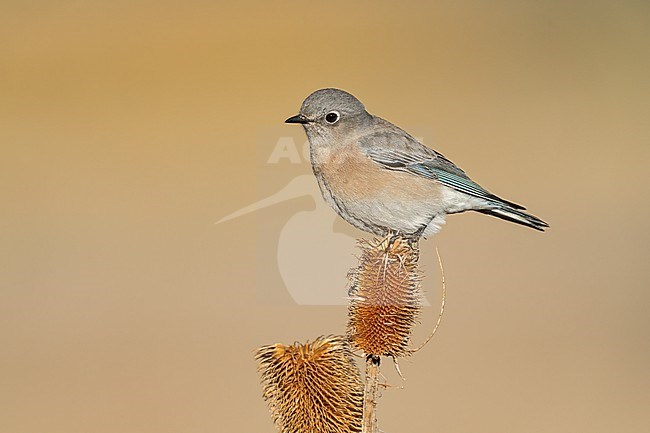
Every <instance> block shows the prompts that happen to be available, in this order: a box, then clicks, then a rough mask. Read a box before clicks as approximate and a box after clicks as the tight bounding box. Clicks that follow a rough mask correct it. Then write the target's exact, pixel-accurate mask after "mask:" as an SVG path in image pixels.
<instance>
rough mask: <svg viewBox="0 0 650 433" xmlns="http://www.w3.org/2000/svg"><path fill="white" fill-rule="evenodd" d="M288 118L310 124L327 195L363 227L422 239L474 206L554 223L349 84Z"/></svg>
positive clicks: (522, 220) (514, 218)
mask: <svg viewBox="0 0 650 433" xmlns="http://www.w3.org/2000/svg"><path fill="white" fill-rule="evenodd" d="M286 123H297V124H301V125H302V126H303V127H304V129H305V132H306V133H307V138H308V139H309V145H310V156H311V163H312V168H313V170H314V174H315V175H316V179H317V180H318V185H319V186H320V190H321V193H322V194H323V198H324V199H325V201H327V203H329V204H330V205H331V206H332V207H333V208H334V210H335V211H336V212H337V213H338V214H339V215H340V216H341V217H342V218H343V219H344V220H346V221H347V222H349V223H350V224H352V225H354V226H355V227H357V228H359V229H361V230H364V231H367V232H370V233H374V234H376V235H380V236H385V235H388V234H399V235H401V236H404V237H408V238H411V239H414V240H417V239H419V238H420V236H425V237H426V236H429V235H432V234H434V233H437V232H438V231H439V230H440V229H441V226H442V225H443V224H444V223H445V218H446V217H447V215H448V214H454V213H460V212H465V211H468V210H473V211H477V212H481V213H484V214H488V215H492V216H495V217H498V218H502V219H504V220H507V221H511V222H514V223H517V224H521V225H524V226H527V227H531V228H534V229H536V230H540V231H543V230H544V228H545V227H548V224H547V223H545V222H544V221H542V220H541V219H539V218H537V217H535V216H533V215H530V214H527V213H525V212H522V211H523V210H524V209H525V208H524V207H522V206H520V205H518V204H515V203H512V202H509V201H507V200H504V199H502V198H500V197H498V196H496V195H494V194H492V193H490V192H488V191H487V190H485V189H484V188H482V187H481V186H480V185H478V184H477V183H476V182H474V181H472V180H471V179H470V178H469V177H468V176H467V175H466V174H465V172H464V171H463V170H461V169H460V168H458V167H457V166H456V165H455V164H454V163H453V162H451V161H450V160H448V159H447V158H445V157H444V156H443V155H441V154H440V153H438V152H436V151H435V150H433V149H430V148H428V147H426V146H424V145H423V144H421V143H420V142H419V141H417V140H416V139H415V138H413V137H412V136H411V135H409V134H408V133H407V132H406V131H404V130H402V129H400V128H398V127H397V126H395V125H393V124H392V123H390V122H388V121H386V120H384V119H382V118H380V117H377V116H374V115H372V114H370V113H368V112H367V111H366V109H365V107H364V105H363V104H362V103H361V102H360V101H359V100H358V99H357V98H355V97H354V96H353V95H351V94H350V93H348V92H345V91H343V90H338V89H321V90H317V91H316V92H314V93H312V94H311V95H309V96H308V97H307V99H305V101H304V102H303V103H302V106H301V107H300V113H299V114H298V115H296V116H293V117H290V118H288V119H287V120H286Z"/></svg>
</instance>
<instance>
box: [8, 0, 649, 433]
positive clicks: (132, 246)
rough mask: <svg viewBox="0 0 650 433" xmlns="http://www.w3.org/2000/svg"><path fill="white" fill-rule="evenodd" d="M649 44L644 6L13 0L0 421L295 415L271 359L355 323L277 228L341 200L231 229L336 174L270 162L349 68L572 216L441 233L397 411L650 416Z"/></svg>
mask: <svg viewBox="0 0 650 433" xmlns="http://www.w3.org/2000/svg"><path fill="white" fill-rule="evenodd" d="M649 44H650V7H649V6H648V4H647V3H646V2H640V1H622V2H613V1H612V2H607V1H573V2H563V1H551V2H534V1H519V2H515V1H491V2H484V1H464V2H457V1H436V2H426V3H425V2H422V3H411V4H405V3H401V4H397V3H389V2H377V1H375V2H366V3H361V2H357V3H354V4H351V3H349V2H338V1H330V2H320V3H314V2H295V3H289V2H250V3H241V2H207V1H197V2H187V1H184V2H181V1H158V2H144V1H128V2H127V1H111V2H108V1H88V2H79V1H40V2H39V1H33V2H18V1H4V2H2V4H1V5H0V203H1V205H0V206H1V211H0V431H2V432H7V433H10V432H12V433H37V432H39V433H40V432H47V433H73V432H84V433H86V432H93V433H103V432H107V433H108V432H110V433H130V432H138V433H144V432H156V433H167V432H196V433H199V432H226V431H237V432H272V431H274V427H273V425H272V423H271V420H270V417H269V416H268V413H267V409H266V406H265V404H264V402H263V401H262V399H261V391H260V387H259V385H258V375H257V373H256V371H255V364H254V362H253V359H252V353H253V350H254V349H255V348H256V347H258V346H260V345H262V344H267V343H273V342H284V343H291V342H293V341H295V340H300V341H304V340H306V339H313V338H314V337H316V336H318V335H321V334H327V333H333V332H342V331H343V329H344V326H345V315H346V309H345V307H343V306H306V305H299V304H297V303H295V302H293V301H292V300H291V297H290V296H287V293H286V290H285V289H284V287H283V286H282V278H280V275H279V271H278V266H277V263H276V258H275V257H274V256H273V249H272V248H269V247H268V246H269V245H273V242H277V238H278V236H279V235H278V233H280V231H281V229H282V228H283V227H284V225H285V223H286V222H287V220H288V219H290V218H291V217H292V216H293V215H295V214H296V213H297V212H302V211H309V210H310V209H313V208H314V207H315V206H317V205H318V204H319V203H316V202H315V200H313V198H309V197H296V198H291V199H287V200H285V201H282V202H279V203H276V204H275V205H272V206H270V207H265V208H263V209H260V210H258V211H257V212H253V213H249V214H247V215H245V216H242V217H240V218H236V219H232V220H230V221H227V222H225V223H221V224H218V225H215V224H214V222H215V221H217V220H219V219H221V218H223V217H224V216H226V215H229V214H231V213H232V212H235V211H237V210H238V209H241V208H243V207H245V206H248V205H250V204H251V203H255V202H257V201H259V200H261V199H263V198H264V197H267V196H269V195H271V194H274V193H275V192H277V191H279V190H281V189H282V188H284V187H285V186H286V185H287V184H288V183H289V182H290V181H291V180H292V179H294V178H295V177H296V176H299V175H304V174H308V173H309V167H308V166H307V165H306V164H305V163H304V161H302V163H301V164H278V165H275V166H270V165H268V164H267V165H265V164H264V163H263V162H264V161H266V160H267V158H268V155H269V153H270V151H271V149H272V148H273V146H274V145H275V144H276V142H277V139H278V138H279V137H280V135H281V134H286V136H289V137H295V139H296V140H298V141H300V140H303V141H304V136H303V135H302V131H300V130H299V128H295V127H294V128H292V127H291V126H289V125H287V126H284V125H282V122H283V120H284V119H285V118H286V117H288V116H290V115H293V114H295V113H296V112H297V110H298V108H299V106H300V103H301V102H302V100H303V99H304V97H305V96H307V95H308V94H309V93H310V92H311V91H313V90H316V89H318V88H321V87H326V86H336V87H341V88H344V89H346V90H348V91H351V92H353V93H354V94H355V95H357V96H358V97H359V98H360V99H361V100H362V101H363V102H364V103H365V104H366V107H367V108H368V110H369V111H370V112H372V113H375V114H378V115H381V116H382V117H385V118H388V119H390V120H391V121H393V122H395V123H397V124H398V125H401V126H404V127H406V128H409V129H410V128H411V127H412V128H414V129H418V128H420V130H422V131H428V132H425V133H423V136H424V139H425V142H426V143H427V144H429V145H432V146H435V148H436V149H437V150H439V151H441V152H442V153H443V154H445V155H446V156H447V157H449V158H450V159H451V160H453V161H455V162H456V163H457V164H459V165H460V166H461V167H463V168H464V169H465V170H466V171H467V172H468V173H469V174H470V175H471V176H472V177H473V178H474V179H476V180H477V181H479V182H480V183H482V184H483V185H484V186H486V187H488V188H489V189H491V190H493V191H494V192H495V193H497V194H499V195H502V196H504V197H505V198H507V199H510V200H513V201H516V202H521V203H523V204H524V205H526V206H527V207H528V208H529V210H530V211H531V212H532V213H534V214H536V215H538V216H540V217H542V218H544V219H546V220H547V221H549V222H550V224H551V230H549V231H548V232H547V233H544V234H540V233H537V232H534V231H532V230H527V229H524V228H521V227H519V226H515V225H513V224H508V223H506V222H502V221H498V220H496V219H493V218H489V217H486V216H483V215H478V214H472V215H470V214H467V215H458V216H452V217H450V219H449V222H448V224H447V226H446V227H445V228H444V230H443V231H442V233H441V234H440V235H439V236H437V237H436V238H435V239H434V240H429V241H428V242H427V243H426V246H425V247H424V250H423V263H424V266H425V268H426V270H427V272H428V275H427V279H426V281H425V288H426V289H427V291H428V292H429V299H430V301H431V303H432V304H433V305H434V306H433V307H429V308H426V309H425V311H424V315H423V318H422V322H423V323H422V325H421V326H420V327H419V328H418V330H417V332H416V335H415V337H414V338H415V340H416V342H419V341H421V340H422V339H423V338H424V336H425V335H426V333H427V332H428V330H429V329H430V328H431V326H432V325H433V323H434V317H435V315H436V314H437V307H436V305H437V303H438V297H439V273H438V270H437V265H436V260H435V252H434V246H436V245H437V246H438V247H439V248H440V249H441V253H442V255H443V259H444V262H445V270H446V277H447V284H448V291H449V293H448V298H447V305H448V306H447V311H446V316H445V319H444V321H443V324H442V327H441V329H440V331H439V334H438V335H437V336H436V338H435V339H434V341H433V342H432V343H431V344H430V345H429V346H428V347H427V348H426V349H424V350H423V351H421V352H420V353H418V354H417V355H416V356H414V357H413V358H411V359H409V360H405V361H402V363H401V367H402V371H403V372H404V374H405V376H406V378H407V381H406V382H405V383H403V384H402V383H401V382H400V380H399V379H398V378H397V377H396V376H395V375H394V373H393V372H392V371H391V370H392V369H391V368H390V366H389V365H388V363H387V364H386V365H387V367H386V368H385V369H384V370H385V371H386V374H387V376H388V379H389V381H390V383H391V384H393V385H395V386H396V388H392V389H388V390H386V391H385V392H384V395H383V398H382V399H381V401H380V405H379V421H380V427H381V428H382V430H383V431H386V432H388V433H391V432H393V433H397V432H409V431H410V432H424V431H432V432H504V431H505V432H510V431H512V432H514V431H525V432H582V431H589V432H612V431H624V432H647V431H648V430H649V429H650V414H649V413H648V408H649V407H650V370H649V366H650V347H649V341H650V339H649V337H650V336H649V329H650V315H649V313H650V308H649V306H650V292H649V290H648V289H649V285H650V284H649V283H650V275H649V271H648V257H649V253H650V251H649V244H650V236H649V234H650V232H649V230H648V218H649V217H650V203H649V198H650V197H649V194H648V181H649V180H650V179H649V176H648V164H649V163H650V146H649V145H650V142H649V141H650V140H649V137H650V121H649V119H650V102H649V101H650V81H649V80H648V77H649V76H650V52H649V49H648V47H649V46H650V45H649ZM283 131H286V132H283ZM267 144H268V148H267V147H266V145H267ZM314 185H315V183H314ZM322 230H323V229H322V228H314V229H313V232H314V233H316V234H319V235H322V236H324V238H327V236H328V234H329V233H330V232H323V231H322ZM334 231H335V232H336V234H337V235H338V234H340V233H344V234H347V235H350V234H351V235H352V236H358V235H360V232H357V231H355V230H353V229H349V228H347V227H346V226H345V224H344V223H343V222H341V221H338V222H336V223H335V224H334ZM323 233H325V234H323ZM332 233H334V232H332ZM347 235H346V236H347ZM364 236H365V235H364ZM348 238H349V236H348ZM346 239H347V238H346ZM350 239H351V238H350ZM295 248H296V249H297V251H298V255H299V256H302V257H307V258H308V260H309V261H312V260H313V261H317V260H321V261H322V262H323V263H322V266H323V267H328V266H329V267H330V269H329V272H330V273H331V274H335V275H341V276H344V275H345V273H346V272H347V268H346V267H345V266H342V265H340V264H338V262H334V261H332V262H330V261H328V258H327V255H326V256H323V255H322V254H321V253H320V252H319V245H318V244H313V243H311V244H310V243H304V244H296V245H295ZM354 253H355V250H354V249H353V248H352V247H351V246H350V247H349V248H342V249H341V250H340V251H337V254H338V255H339V256H341V257H348V258H349V257H353V254H354ZM297 267H298V266H297ZM269 287H274V288H275V292H274V293H272V294H270V295H269V293H268V291H269ZM332 290H333V291H339V292H340V295H341V296H344V294H345V287H332ZM402 385H403V387H404V388H403V389H399V388H397V387H399V386H402Z"/></svg>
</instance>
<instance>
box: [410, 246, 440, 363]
mask: <svg viewBox="0 0 650 433" xmlns="http://www.w3.org/2000/svg"><path fill="white" fill-rule="evenodd" d="M436 255H437V256H438V265H439V266H440V275H441V279H442V301H441V302H440V313H439V314H438V320H437V321H436V326H434V327H433V331H431V334H429V336H428V337H427V339H426V340H424V342H423V343H422V344H420V346H419V347H417V348H416V349H413V350H412V351H411V353H417V352H419V351H420V350H422V348H424V346H426V345H427V344H428V343H429V341H431V339H432V338H433V336H434V335H436V331H438V328H439V327H440V322H442V316H443V315H444V314H445V301H446V300H447V285H446V284H445V268H444V266H442V259H441V258H440V251H438V247H436Z"/></svg>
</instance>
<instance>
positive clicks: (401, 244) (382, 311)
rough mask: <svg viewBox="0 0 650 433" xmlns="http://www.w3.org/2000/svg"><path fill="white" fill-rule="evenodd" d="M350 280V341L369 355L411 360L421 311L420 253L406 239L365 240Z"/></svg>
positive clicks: (360, 244)
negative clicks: (411, 340) (412, 335)
mask: <svg viewBox="0 0 650 433" xmlns="http://www.w3.org/2000/svg"><path fill="white" fill-rule="evenodd" d="M359 246H360V248H361V257H360V263H359V266H358V267H357V268H355V269H353V270H352V271H351V272H350V274H349V278H350V280H351V287H350V290H349V295H350V298H351V302H350V307H349V310H348V313H349V320H348V336H349V338H350V341H351V342H352V344H353V345H354V346H356V347H357V348H359V349H361V350H363V352H365V353H366V354H369V355H379V356H381V355H390V356H395V357H398V356H406V355H408V354H409V349H408V344H409V339H410V336H411V331H412V328H413V326H414V325H415V323H416V322H417V318H418V315H419V313H420V308H421V299H422V293H421V289H420V280H421V274H420V272H419V270H418V257H419V250H418V247H417V244H411V243H410V242H408V241H407V240H404V239H402V238H397V239H395V238H394V237H392V238H391V237H386V238H384V239H374V240H372V241H366V240H360V241H359Z"/></svg>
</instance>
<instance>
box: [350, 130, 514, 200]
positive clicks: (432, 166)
mask: <svg viewBox="0 0 650 433" xmlns="http://www.w3.org/2000/svg"><path fill="white" fill-rule="evenodd" d="M359 146H360V148H361V149H362V150H363V151H364V152H365V153H366V154H367V155H368V157H370V159H372V160H373V161H375V162H376V163H377V164H379V165H381V166H383V167H384V168H386V169H389V170H399V171H405V172H408V173H412V174H414V175H417V176H422V177H426V178H427V179H431V180H434V181H437V182H440V183H441V184H443V185H445V186H447V187H450V188H453V189H455V190H457V191H460V192H462V193H465V194H468V195H471V196H474V197H478V198H482V199H484V200H487V201H489V202H494V203H495V204H496V203H498V204H506V205H508V206H510V207H512V208H514V209H525V208H524V207H523V206H520V205H518V204H516V203H512V202H509V201H507V200H504V199H502V198H501V197H498V196H496V195H494V194H492V193H490V192H489V191H487V190H486V189H485V188H483V187H481V186H480V185H479V184H477V183H476V182H474V181H473V180H472V179H470V178H469V176H467V175H466V174H465V172H464V171H463V170H461V169H460V168H458V167H457V166H456V165H455V164H454V163H453V162H451V161H450V160H448V159H447V158H445V157H444V156H443V155H442V154H440V153H438V152H436V151H435V150H433V149H430V148H428V147H426V146H424V145H423V144H421V143H420V142H419V141H417V140H416V139H415V138H413V137H411V136H410V135H408V134H407V133H405V132H403V131H401V130H399V131H382V132H379V133H373V134H370V135H367V136H364V137H361V138H360V139H359Z"/></svg>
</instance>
